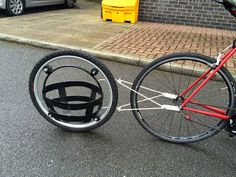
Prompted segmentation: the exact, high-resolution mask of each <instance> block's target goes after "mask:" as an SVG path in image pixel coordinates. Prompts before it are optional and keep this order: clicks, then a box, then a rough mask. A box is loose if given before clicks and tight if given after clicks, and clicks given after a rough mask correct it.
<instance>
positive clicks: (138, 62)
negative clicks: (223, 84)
mask: <svg viewBox="0 0 236 177" xmlns="http://www.w3.org/2000/svg"><path fill="white" fill-rule="evenodd" d="M0 40H1V41H6V42H14V43H19V44H25V45H30V46H35V47H40V48H44V49H51V50H63V49H64V50H65V49H71V50H81V51H84V52H87V53H89V54H90V55H93V56H95V57H97V58H99V59H104V60H108V61H114V62H120V63H125V64H130V65H134V66H142V67H143V66H146V65H147V64H149V63H151V62H152V61H153V60H154V59H143V58H134V57H130V56H125V55H120V54H114V53H110V52H101V51H97V50H92V49H88V48H80V47H76V46H69V45H63V44H57V43H49V42H45V41H40V40H33V39H28V38H23V37H18V36H14V35H6V34H0ZM231 74H232V76H233V78H234V79H235V80H236V74H235V73H233V72H231Z"/></svg>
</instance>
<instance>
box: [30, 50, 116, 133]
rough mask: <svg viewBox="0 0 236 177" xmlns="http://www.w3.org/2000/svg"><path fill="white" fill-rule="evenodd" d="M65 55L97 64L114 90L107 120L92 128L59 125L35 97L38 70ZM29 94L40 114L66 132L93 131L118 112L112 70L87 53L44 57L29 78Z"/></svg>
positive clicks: (59, 52)
mask: <svg viewBox="0 0 236 177" xmlns="http://www.w3.org/2000/svg"><path fill="white" fill-rule="evenodd" d="M63 55H72V56H78V57H81V58H84V59H86V60H88V61H90V62H92V63H93V64H95V65H96V66H97V67H98V68H100V69H101V70H102V71H103V73H104V74H105V75H106V77H107V79H108V80H109V83H110V86H111V89H112V95H113V101H112V105H111V109H110V110H109V112H108V114H107V115H106V117H105V118H103V120H101V121H99V122H98V123H97V124H95V125H93V126H90V127H86V128H71V127H65V126H63V125H61V124H58V123H57V122H55V121H53V120H52V119H51V118H50V117H48V116H47V115H46V114H45V113H44V112H43V111H42V110H41V109H40V107H39V105H38V103H37V101H36V99H35V96H34V89H33V84H34V79H35V76H36V73H37V72H38V69H39V68H40V67H41V66H42V65H43V64H44V63H45V62H47V61H49V60H51V59H52V58H55V57H59V56H63ZM29 93H30V98H31V100H32V102H33V104H34V106H35V108H36V109H37V110H38V112H39V113H40V114H41V115H42V116H43V117H44V118H45V119H46V120H47V121H49V122H50V123H52V124H53V125H55V126H58V127H60V128H62V129H65V130H69V131H88V130H92V129H95V128H98V127H99V126H101V125H103V124H104V123H106V122H107V121H108V120H109V119H110V117H111V116H112V115H113V113H114V112H115V110H116V106H117V100H118V88H117V84H116V81H115V79H114V77H113V75H112V73H111V72H110V70H109V69H108V68H107V67H106V66H105V65H104V64H103V63H102V62H101V61H99V60H98V59H96V58H95V57H93V56H91V55H88V54H87V53H85V52H82V51H77V50H60V51H55V52H53V53H51V54H49V55H47V56H45V57H43V58H42V59H41V60H39V61H38V63H36V65H35V66H34V68H33V70H32V71H31V74H30V78H29Z"/></svg>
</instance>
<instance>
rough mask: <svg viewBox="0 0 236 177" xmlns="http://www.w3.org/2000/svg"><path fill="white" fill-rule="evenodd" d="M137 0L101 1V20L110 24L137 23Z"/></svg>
mask: <svg viewBox="0 0 236 177" xmlns="http://www.w3.org/2000/svg"><path fill="white" fill-rule="evenodd" d="M138 11H139V0H103V1H102V16H103V20H104V21H107V20H111V21H112V22H120V23H124V22H131V23H136V22H137V21H138Z"/></svg>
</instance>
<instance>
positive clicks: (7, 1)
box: [5, 0, 25, 16]
mask: <svg viewBox="0 0 236 177" xmlns="http://www.w3.org/2000/svg"><path fill="white" fill-rule="evenodd" d="M21 1H22V3H23V9H22V11H21V13H19V14H14V13H13V12H12V11H11V9H10V7H9V2H10V0H6V9H5V12H6V14H7V15H8V16H19V15H22V14H23V13H24V11H25V1H24V0H21Z"/></svg>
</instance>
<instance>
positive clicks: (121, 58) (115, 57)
mask: <svg viewBox="0 0 236 177" xmlns="http://www.w3.org/2000/svg"><path fill="white" fill-rule="evenodd" d="M0 40H1V41H7V42H14V43H20V44H25V45H30V46H35V47H40V48H44V49H52V50H66V49H71V50H81V51H84V52H87V53H89V54H90V55H93V56H95V57H96V58H99V59H104V60H110V61H115V62H121V63H126V64H131V65H135V66H140V64H141V63H140V59H139V58H134V57H130V56H125V55H120V54H114V53H109V52H104V51H97V50H92V49H88V48H81V47H76V46H69V45H63V44H58V43H49V42H45V41H41V40H35V39H28V38H23V37H18V36H14V35H7V34H0Z"/></svg>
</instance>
